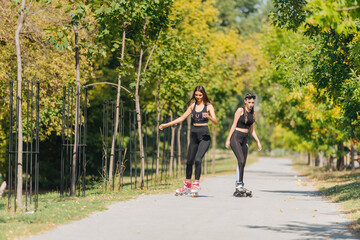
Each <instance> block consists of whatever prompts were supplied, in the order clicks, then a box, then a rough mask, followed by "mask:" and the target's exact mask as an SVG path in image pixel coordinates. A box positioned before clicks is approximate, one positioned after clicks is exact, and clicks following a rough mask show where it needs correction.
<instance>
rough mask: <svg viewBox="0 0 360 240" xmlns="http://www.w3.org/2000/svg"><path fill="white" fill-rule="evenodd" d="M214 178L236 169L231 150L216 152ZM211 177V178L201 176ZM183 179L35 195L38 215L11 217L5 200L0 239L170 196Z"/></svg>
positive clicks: (0, 202) (0, 211) (251, 159)
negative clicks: (75, 194)
mask: <svg viewBox="0 0 360 240" xmlns="http://www.w3.org/2000/svg"><path fill="white" fill-rule="evenodd" d="M216 156H217V159H216V165H215V171H216V174H217V175H218V174H234V175H235V170H236V166H237V161H236V158H235V156H234V154H233V152H232V151H231V150H217V152H216ZM256 159H257V157H256V156H252V155H249V156H248V161H247V165H250V164H251V163H253V162H255V161H256ZM211 167H212V166H211V159H209V158H208V168H207V169H208V173H210V172H211ZM202 176H203V177H211V176H214V175H213V174H203V175H202ZM183 179H184V176H180V177H179V178H172V179H167V181H166V182H164V181H163V182H161V183H157V184H156V186H154V184H152V183H149V189H146V190H141V189H130V186H126V187H124V188H123V189H121V191H114V192H112V191H111V192H110V191H109V192H108V193H104V192H103V185H102V184H98V185H95V186H93V189H92V190H87V192H86V197H64V198H62V199H60V195H59V192H49V193H46V194H40V195H39V208H38V211H36V212H34V213H31V214H29V213H28V214H27V213H25V211H18V212H16V213H14V212H13V211H12V210H10V211H8V210H7V198H6V197H5V198H1V199H0V207H1V208H0V239H23V238H26V237H28V236H31V235H34V234H38V233H41V232H46V231H48V230H50V229H51V228H54V227H55V226H57V225H61V224H66V223H69V222H71V221H74V220H78V219H81V218H84V217H86V216H88V215H89V214H91V213H93V212H95V211H102V210H105V209H106V206H107V205H110V204H112V203H115V202H119V201H126V200H129V199H134V198H136V197H138V196H139V195H144V194H146V195H147V194H161V193H172V192H174V189H176V188H178V187H179V186H181V185H182V184H183Z"/></svg>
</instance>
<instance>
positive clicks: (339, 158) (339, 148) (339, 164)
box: [336, 143, 344, 171]
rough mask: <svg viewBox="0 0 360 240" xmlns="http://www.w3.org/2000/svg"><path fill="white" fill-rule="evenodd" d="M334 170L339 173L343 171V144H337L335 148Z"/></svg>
mask: <svg viewBox="0 0 360 240" xmlns="http://www.w3.org/2000/svg"><path fill="white" fill-rule="evenodd" d="M336 169H337V170H338V171H341V170H343V169H344V146H343V143H339V144H338V146H337V161H336Z"/></svg>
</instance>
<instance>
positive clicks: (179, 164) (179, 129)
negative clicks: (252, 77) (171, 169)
mask: <svg viewBox="0 0 360 240" xmlns="http://www.w3.org/2000/svg"><path fill="white" fill-rule="evenodd" d="M181 128H182V122H181V123H180V124H179V127H178V134H177V144H178V156H177V157H178V175H179V176H180V175H181Z"/></svg>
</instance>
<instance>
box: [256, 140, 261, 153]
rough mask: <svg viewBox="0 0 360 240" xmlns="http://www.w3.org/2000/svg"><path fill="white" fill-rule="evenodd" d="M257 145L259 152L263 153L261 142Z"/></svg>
mask: <svg viewBox="0 0 360 240" xmlns="http://www.w3.org/2000/svg"><path fill="white" fill-rule="evenodd" d="M257 145H258V150H259V151H261V149H262V146H261V143H260V141H258V142H257Z"/></svg>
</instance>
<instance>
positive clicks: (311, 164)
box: [309, 152, 315, 167]
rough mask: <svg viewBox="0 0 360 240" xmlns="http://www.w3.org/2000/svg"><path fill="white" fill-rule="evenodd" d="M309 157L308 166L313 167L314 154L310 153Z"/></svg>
mask: <svg viewBox="0 0 360 240" xmlns="http://www.w3.org/2000/svg"><path fill="white" fill-rule="evenodd" d="M309 156H310V166H312V167H314V166H315V158H314V154H313V153H312V152H310V153H309Z"/></svg>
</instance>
